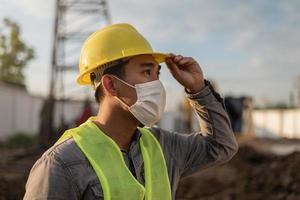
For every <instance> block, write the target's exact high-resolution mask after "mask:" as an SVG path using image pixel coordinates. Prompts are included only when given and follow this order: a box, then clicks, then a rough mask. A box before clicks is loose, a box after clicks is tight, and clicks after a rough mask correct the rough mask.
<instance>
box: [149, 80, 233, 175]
mask: <svg viewBox="0 0 300 200" xmlns="http://www.w3.org/2000/svg"><path fill="white" fill-rule="evenodd" d="M207 83H208V82H207ZM188 97H189V100H190V103H191V104H192V106H193V107H194V108H195V110H196V111H197V114H198V116H199V117H200V120H199V122H200V127H201V131H200V133H193V134H180V133H171V132H168V131H164V130H161V129H157V130H154V131H155V132H156V133H157V132H158V131H159V132H160V134H159V135H157V136H158V137H159V140H160V142H161V144H162V146H163V147H164V149H165V151H167V153H166V154H168V155H170V156H171V157H172V158H170V159H174V160H175V163H176V164H177V165H178V167H179V170H180V174H181V175H182V176H186V175H189V174H191V173H193V172H194V171H196V170H199V169H203V168H205V167H209V166H212V165H216V164H220V163H224V162H227V161H228V160H230V159H231V158H232V157H233V156H234V154H235V153H236V152H237V150H238V144H237V142H236V140H235V137H234V134H233V132H232V129H231V125H230V121H229V118H228V115H227V113H226V111H225V109H224V105H223V102H222V101H223V100H222V98H221V97H220V96H219V95H218V94H217V93H216V92H215V91H214V90H213V88H212V87H211V86H210V85H207V86H206V87H205V88H204V89H202V90H201V91H200V92H198V93H196V94H188Z"/></svg>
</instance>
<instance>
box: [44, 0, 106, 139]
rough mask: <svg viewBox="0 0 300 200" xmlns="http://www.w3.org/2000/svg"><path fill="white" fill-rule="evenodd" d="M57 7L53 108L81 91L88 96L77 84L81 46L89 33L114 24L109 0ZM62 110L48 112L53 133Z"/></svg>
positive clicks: (69, 1) (66, 1)
mask: <svg viewBox="0 0 300 200" xmlns="http://www.w3.org/2000/svg"><path fill="white" fill-rule="evenodd" d="M55 7H56V9H55V19H54V38H53V50H52V60H51V78H50V85H49V86H50V88H49V97H48V100H47V101H48V105H50V106H51V107H52V108H53V107H54V106H55V102H56V101H58V100H59V101H66V100H68V99H70V98H73V99H74V97H76V96H77V97H78V96H79V95H78V94H81V96H84V95H82V93H84V91H81V92H80V91H79V90H80V89H83V88H82V87H78V86H76V76H77V74H78V60H79V55H80V49H81V46H82V44H83V42H84V40H85V39H86V38H87V37H88V35H90V34H91V33H92V32H94V31H95V30H98V29H99V28H101V27H103V26H105V25H108V24H110V23H111V19H110V15H109V11H108V6H107V2H106V0H56V4H55ZM75 94H77V95H75ZM86 96H88V95H87V94H86ZM86 96H85V97H84V98H86ZM81 99H82V98H81ZM61 105H63V103H62V104H61ZM59 110H60V113H54V109H51V112H48V113H47V115H48V116H47V117H46V119H47V120H48V123H49V125H48V130H49V134H51V132H52V131H51V130H53V127H54V124H55V122H54V116H55V118H57V117H58V116H59V121H60V123H61V124H63V123H64V108H63V107H62V108H60V109H59ZM56 120H57V119H56ZM45 128H46V127H45ZM49 134H48V135H49ZM46 135H47V134H46ZM49 137H50V136H48V138H49Z"/></svg>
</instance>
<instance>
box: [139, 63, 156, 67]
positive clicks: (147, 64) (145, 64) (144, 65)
mask: <svg viewBox="0 0 300 200" xmlns="http://www.w3.org/2000/svg"><path fill="white" fill-rule="evenodd" d="M141 66H142V67H154V66H155V64H154V63H152V62H145V63H142V64H141Z"/></svg>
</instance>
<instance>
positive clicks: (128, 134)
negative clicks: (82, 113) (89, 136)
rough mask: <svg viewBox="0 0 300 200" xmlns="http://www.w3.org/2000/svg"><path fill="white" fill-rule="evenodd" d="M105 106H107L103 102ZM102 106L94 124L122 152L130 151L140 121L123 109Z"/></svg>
mask: <svg viewBox="0 0 300 200" xmlns="http://www.w3.org/2000/svg"><path fill="white" fill-rule="evenodd" d="M103 104H105V103H104V102H103ZM103 104H102V105H101V110H100V109H99V112H98V115H97V117H96V119H95V120H94V123H95V124H96V125H97V126H98V128H100V130H101V131H103V132H104V133H105V134H106V135H107V136H109V137H110V138H111V139H113V140H114V141H115V142H116V143H117V144H118V146H119V147H120V149H121V150H124V151H128V150H129V147H130V143H131V140H132V137H133V135H134V134H135V130H136V128H137V126H138V121H137V120H136V119H135V118H134V117H133V116H132V115H131V114H130V113H128V112H125V111H124V110H122V109H121V108H116V107H115V108H113V107H112V106H111V105H110V106H109V105H103Z"/></svg>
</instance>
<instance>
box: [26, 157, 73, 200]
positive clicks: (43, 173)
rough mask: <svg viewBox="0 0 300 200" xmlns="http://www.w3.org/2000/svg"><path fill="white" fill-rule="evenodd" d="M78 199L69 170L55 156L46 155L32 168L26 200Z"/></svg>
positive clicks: (27, 185) (27, 184)
mask: <svg viewBox="0 0 300 200" xmlns="http://www.w3.org/2000/svg"><path fill="white" fill-rule="evenodd" d="M27 199H28V200H29V199H30V200H37V199H39V200H40V199H51V200H63V199H77V197H76V193H75V190H74V188H73V187H72V184H71V179H70V175H69V172H68V169H67V168H66V167H64V166H63V163H62V162H60V160H59V159H58V158H56V157H55V156H49V155H44V156H43V157H41V158H40V159H39V160H38V161H37V162H36V163H35V164H34V166H33V167H32V169H31V171H30V174H29V177H28V180H27V183H26V192H25V196H24V200H27Z"/></svg>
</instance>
